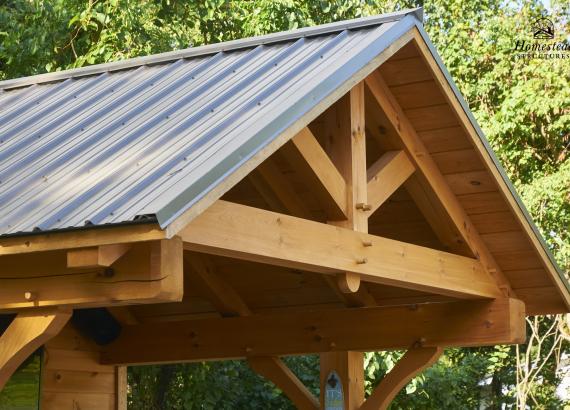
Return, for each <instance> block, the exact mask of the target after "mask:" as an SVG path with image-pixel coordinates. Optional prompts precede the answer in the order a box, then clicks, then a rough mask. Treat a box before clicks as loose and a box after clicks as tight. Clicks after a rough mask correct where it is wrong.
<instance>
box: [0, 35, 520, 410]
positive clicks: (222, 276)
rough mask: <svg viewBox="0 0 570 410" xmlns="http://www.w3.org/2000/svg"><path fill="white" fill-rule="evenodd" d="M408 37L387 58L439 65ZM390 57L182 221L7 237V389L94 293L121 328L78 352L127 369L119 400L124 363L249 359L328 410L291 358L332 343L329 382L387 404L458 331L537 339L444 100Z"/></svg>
mask: <svg viewBox="0 0 570 410" xmlns="http://www.w3.org/2000/svg"><path fill="white" fill-rule="evenodd" d="M404 40H405V41H404ZM404 40H402V42H401V43H400V44H398V47H394V48H391V49H388V50H387V51H386V55H385V56H384V61H386V60H388V59H389V58H390V57H392V58H391V59H390V60H388V61H389V63H396V64H397V63H398V61H399V60H405V59H418V58H421V59H422V61H425V62H426V64H428V65H433V62H432V61H431V60H430V55H429V53H428V52H427V50H426V48H425V44H424V42H423V40H422V38H421V36H420V35H419V34H418V33H417V32H416V31H415V29H414V30H412V32H410V33H409V35H407V36H406V37H405V38H404ZM407 41H410V42H411V43H409V44H408V45H407V46H406V47H404V48H401V49H400V47H402V45H403V44H405V43H406V42H407ZM398 50H400V51H399V52H398V53H396V52H397V51H398ZM390 70H391V68H390V64H385V65H382V66H380V68H379V69H376V70H374V71H372V72H371V73H370V74H369V75H368V76H366V78H364V79H362V81H359V82H357V83H356V84H354V85H352V87H351V88H350V91H349V92H348V93H347V94H345V95H344V96H342V97H340V98H339V99H338V100H337V101H336V102H335V103H334V104H332V105H330V106H328V107H327V106H323V107H321V112H319V113H318V114H319V115H318V117H315V118H314V119H313V120H312V121H311V122H310V123H306V124H304V125H303V127H300V131H298V132H297V133H296V134H295V135H291V136H290V138H289V139H288V140H286V141H283V145H282V146H281V147H279V149H278V150H277V151H275V150H274V152H269V153H268V154H267V155H266V157H265V158H260V159H258V163H257V164H253V165H250V167H251V168H252V171H251V172H249V174H247V175H245V174H244V175H242V179H241V181H240V182H239V183H238V184H235V185H230V186H228V187H226V188H225V191H226V193H225V195H224V196H223V197H221V198H219V199H218V198H216V200H215V201H214V202H213V203H212V204H211V205H209V206H203V209H200V212H198V211H195V212H196V213H198V214H199V215H197V216H195V218H193V219H192V220H191V221H190V222H189V223H186V224H184V225H183V226H180V227H179V228H180V229H175V235H171V234H172V233H173V232H172V230H170V231H169V232H165V231H162V230H160V229H159V228H158V227H157V226H153V225H133V226H122V227H113V228H102V229H98V230H92V231H85V232H64V233H54V234H43V235H33V236H29V237H22V238H18V237H15V238H7V239H6V240H3V242H2V246H1V247H0V261H1V268H0V280H3V287H2V289H1V290H0V309H2V310H3V311H4V312H6V313H16V318H15V319H14V321H13V322H12V324H11V325H10V326H9V327H8V328H7V329H6V330H5V332H4V333H3V334H2V336H0V387H2V386H3V384H4V383H5V382H6V381H7V380H8V378H9V376H10V375H11V374H12V372H13V371H14V370H15V368H16V367H17V365H18V364H19V363H21V362H22V361H23V360H24V359H25V357H26V355H27V354H29V352H31V351H33V350H34V349H36V348H37V347H38V346H40V345H42V344H44V343H46V342H47V343H48V344H47V346H48V351H49V349H53V351H55V352H56V353H54V355H53V356H52V357H55V358H57V357H58V356H57V355H58V354H62V352H67V354H69V351H71V350H75V348H77V346H75V345H74V346H75V347H74V348H73V349H72V348H69V347H68V342H67V340H68V339H65V340H64V338H68V335H69V334H70V332H72V331H71V330H70V326H69V325H67V326H66V323H67V322H68V320H69V319H70V316H71V313H70V312H71V310H70V309H77V310H80V309H83V308H93V307H95V308H99V307H104V308H106V309H107V310H108V311H109V312H110V313H111V315H112V316H113V317H114V318H115V319H116V320H117V321H118V322H119V323H120V324H121V326H122V330H121V333H120V335H119V336H118V337H117V338H116V340H114V341H113V342H112V343H110V344H108V345H106V346H103V347H96V348H93V347H91V346H89V348H84V347H83V345H84V343H86V342H83V341H81V342H77V343H80V344H81V348H80V351H81V352H85V357H83V356H81V357H82V359H81V360H79V363H82V365H81V366H84V367H85V368H87V367H89V366H98V367H97V368H98V369H100V371H101V374H104V375H106V376H105V377H107V376H108V375H110V374H111V373H110V372H109V369H113V368H116V369H120V370H117V373H115V374H114V376H113V378H112V380H113V383H117V381H119V380H120V383H119V384H117V385H116V386H119V390H117V391H116V392H114V393H112V394H114V395H115V396H113V397H115V398H116V400H115V401H113V403H114V404H113V406H115V407H117V408H121V406H123V408H125V407H124V406H126V405H125V404H124V403H123V401H121V400H120V399H119V397H120V396H121V395H124V384H125V383H126V381H125V373H124V372H125V370H124V369H125V368H124V366H125V365H129V364H147V363H163V362H178V361H201V360H223V359H237V358H239V359H246V360H247V361H248V363H249V365H250V366H251V368H252V369H253V370H255V371H256V372H258V373H259V374H261V375H263V376H264V377H266V378H268V379H269V380H271V381H272V382H274V383H275V384H276V385H277V386H278V387H279V388H280V389H282V390H283V392H284V393H285V394H286V395H287V396H288V397H289V398H290V399H291V400H292V401H293V402H294V403H295V405H296V406H297V407H298V408H300V409H316V408H319V403H320V406H323V403H324V397H323V396H322V395H321V398H320V399H317V398H316V397H314V396H313V395H312V393H311V392H309V390H308V389H307V388H306V387H305V386H303V384H302V383H301V382H300V381H299V380H298V378H297V377H296V376H295V375H294V374H293V373H292V372H291V371H290V370H289V369H288V368H287V367H286V366H285V364H284V363H283V361H282V360H281V359H280V358H279V357H281V356H285V355H298V354H309V353H318V354H320V355H321V391H324V388H323V387H324V384H325V383H326V382H327V380H326V377H327V375H328V373H329V372H330V370H331V369H335V370H336V371H337V372H338V373H339V374H340V375H341V378H342V382H343V390H344V392H345V404H346V408H347V409H350V410H353V409H358V408H360V409H363V410H369V409H383V408H386V407H387V406H388V404H389V402H390V401H391V400H392V399H393V397H394V396H395V395H396V394H397V392H398V391H399V390H400V389H401V388H402V387H403V386H404V385H405V384H406V383H407V382H408V381H409V380H410V379H411V378H412V377H414V376H415V375H416V374H418V372H420V371H422V370H423V369H424V368H426V367H428V366H430V365H431V364H433V363H434V362H435V361H436V360H437V358H438V357H439V356H440V355H441V353H442V351H443V348H445V347H450V346H482V345H495V344H512V343H523V342H524V340H525V304H524V303H523V302H522V301H521V300H519V299H518V296H517V291H516V290H515V289H513V286H512V283H511V282H512V281H511V280H510V279H509V278H508V277H507V275H505V273H504V272H503V271H504V270H505V269H504V264H503V266H501V264H499V263H498V262H497V260H496V259H495V257H494V254H493V253H492V252H491V251H490V250H489V248H488V245H487V242H486V241H485V240H484V238H482V235H481V234H480V233H479V229H478V226H479V223H478V222H477V223H475V222H474V221H473V220H472V218H471V216H470V215H469V214H468V213H467V211H466V210H465V209H466V208H465V204H464V203H462V201H461V200H460V199H458V197H457V195H456V193H454V191H453V190H452V187H451V186H452V184H453V181H452V180H451V181H450V179H449V178H448V177H446V175H444V174H443V173H442V167H441V165H439V164H438V163H436V161H435V160H434V154H433V153H432V152H430V150H428V148H426V146H425V144H424V141H425V137H421V136H420V135H419V133H418V131H417V130H418V126H417V124H418V122H419V121H426V122H429V121H434V119H433V117H432V116H431V115H432V114H433V113H430V114H425V118H424V117H421V114H419V113H414V115H417V116H416V117H414V118H410V114H409V107H402V101H406V98H407V97H406V94H405V92H404V91H401V90H398V93H401V94H399V95H395V93H394V91H393V89H392V88H391V86H390V85H389V84H390V83H391V82H393V81H394V78H395V77H397V76H402V75H406V73H403V74H402V73H400V72H397V73H396V74H394V73H393V72H391V71H390ZM432 70H433V72H434V73H435V72H436V71H437V70H435V68H434V67H433V66H432ZM422 75H423V74H422ZM387 79H388V80H387ZM442 84H443V83H442ZM428 87H429V86H428ZM448 93H449V90H448V89H446V88H445V86H443V94H444V95H446V96H447V97H446V98H448V100H450V101H451V97H450V96H449V95H448ZM410 98H411V97H410ZM426 105H429V104H426ZM449 127H451V128H453V127H455V123H450V124H449ZM455 143H457V142H455ZM276 148H277V147H276ZM270 154H271V155H270ZM220 195H221V192H220ZM394 198H395V199H394ZM401 204H406V205H405V206H409V208H406V209H410V210H411V212H410V215H412V214H413V215H414V216H415V215H417V216H418V218H421V220H420V219H418V221H419V222H418V223H417V224H415V225H412V228H411V233H410V232H395V233H393V232H392V231H390V229H393V226H392V225H391V224H390V223H387V222H386V219H382V218H387V219H390V218H389V217H390V212H392V211H393V208H394V207H398V206H400V205H401ZM405 212H406V211H405V210H404V211H402V213H400V214H399V215H402V214H405ZM382 215H388V216H386V217H384V216H382ZM378 221H380V222H378ZM388 222H390V221H388ZM179 225H180V224H179ZM380 225H381V228H379V226H380ZM173 229H174V228H173ZM382 232H391V234H390V235H383V234H382ZM392 233H393V234H392ZM404 238H412V239H415V240H406V239H404ZM428 244H433V245H434V246H429V245H428ZM39 267H40V268H39ZM38 269H39V270H40V271H41V272H40V271H38ZM507 270H509V269H507ZM264 293H266V294H267V295H268V296H266V297H264ZM269 299H271V302H269ZM159 303H160V305H159ZM28 322H29V323H32V325H27V324H26V325H25V326H22V325H21V324H22V323H28ZM64 326H66V327H65V329H66V330H64V331H63V332H62V333H61V336H56V335H57V334H58V333H59V331H60V330H61V329H62V328H64ZM74 335H75V333H74ZM54 337H55V339H53V341H52V343H53V344H52V345H50V343H49V340H50V339H52V338H54ZM58 337H59V339H58ZM73 337H74V338H76V339H74V340H79V339H80V338H81V337H82V336H77V335H75V336H73ZM51 346H53V347H51ZM66 349H67V350H66ZM83 349H84V350H83ZM387 349H406V350H407V353H406V354H405V356H404V357H403V358H402V359H401V361H400V362H399V363H398V364H397V365H396V367H395V368H394V369H393V370H392V371H391V372H390V373H388V375H387V376H386V378H385V379H384V380H383V381H382V382H381V383H380V385H379V386H378V387H377V388H376V390H375V391H374V393H373V394H372V395H371V396H370V397H369V398H368V399H367V400H365V398H364V388H363V386H364V385H363V383H364V380H363V374H362V367H363V354H362V352H364V351H376V350H387ZM87 358H88V359H87ZM53 360H54V362H52V366H53V363H56V359H53ZM87 360H88V363H89V365H85V363H86V361H87ZM81 366H80V367H81ZM73 371H78V370H77V369H75V368H74V369H73ZM105 380H111V379H109V378H106V379H105ZM106 383H107V382H106ZM116 386H115V387H116ZM120 386H123V387H120ZM121 389H123V390H121ZM54 394H55V393H54ZM50 400H52V401H51V402H50V403H51V404H52V406H53V407H54V408H56V404H55V403H58V404H57V405H59V404H61V403H62V402H61V401H58V400H59V399H54V398H52V399H50ZM85 400H87V399H85ZM48 404H49V403H48ZM47 408H49V406H48V407H47ZM101 408H104V407H101Z"/></svg>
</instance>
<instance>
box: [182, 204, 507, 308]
mask: <svg viewBox="0 0 570 410" xmlns="http://www.w3.org/2000/svg"><path fill="white" fill-rule="evenodd" d="M180 236H181V238H182V239H183V241H184V247H185V249H187V250H193V251H197V252H204V253H210V254H215V255H220V256H227V257H234V258H237V259H244V260H250V261H253V262H261V263H269V264H275V265H280V266H287V267H290V268H298V269H304V270H309V271H314V272H319V273H326V274H337V273H340V272H354V273H359V274H360V275H361V278H362V280H364V281H370V282H375V283H382V284H386V285H392V286H401V287H404V288H411V289H416V290H423V291H427V292H435V293H440V294H447V295H450V296H457V297H468V298H469V297H497V296H499V295H500V292H499V290H498V288H497V286H496V284H495V282H494V280H493V279H492V278H491V277H489V276H488V275H487V274H486V273H485V272H484V271H483V269H482V267H481V265H480V263H479V262H478V261H477V260H474V259H471V258H466V257H463V256H458V255H454V254H449V253H445V252H441V251H435V250H432V249H429V248H423V247H420V246H416V245H411V244H405V243H402V242H398V241H394V240H391V239H387V238H381V237H377V236H373V235H367V234H363V233H359V232H354V231H351V230H349V229H344V228H339V227H334V226H330V225H326V224H322V223H319V222H314V221H307V220H303V219H300V218H295V217H291V216H288V215H282V214H278V213H274V212H269V211H264V210H259V209H255V208H250V207H246V206H243V205H238V204H232V203H229V202H224V201H218V202H217V203H216V204H214V205H213V206H212V207H210V208H209V209H208V210H207V211H206V212H204V213H203V214H202V215H200V216H199V217H198V218H196V219H195V220H194V221H193V222H192V223H191V224H190V225H189V226H188V227H187V228H186V229H184V230H183V231H182V232H180ZM368 243H371V246H367V244H368Z"/></svg>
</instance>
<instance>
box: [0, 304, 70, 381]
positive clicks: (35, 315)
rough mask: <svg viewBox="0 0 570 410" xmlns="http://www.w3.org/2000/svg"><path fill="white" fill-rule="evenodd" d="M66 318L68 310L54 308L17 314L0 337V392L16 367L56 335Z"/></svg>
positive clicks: (68, 316)
mask: <svg viewBox="0 0 570 410" xmlns="http://www.w3.org/2000/svg"><path fill="white" fill-rule="evenodd" d="M70 317H71V311H70V310H60V309H58V308H46V309H41V310H30V311H26V312H22V313H18V315H17V316H16V318H14V320H13V321H12V323H10V326H8V329H6V331H5V332H4V333H3V334H2V336H1V337H0V390H2V389H3V388H4V386H5V385H6V382H8V380H9V379H10V377H11V376H12V374H13V373H14V371H16V369H17V368H18V366H19V365H20V364H22V362H23V361H24V360H26V359H27V358H28V356H30V355H31V354H32V353H33V352H34V351H35V350H36V349H38V348H39V347H41V346H42V345H43V344H44V343H46V342H47V341H48V340H50V339H51V338H52V337H54V336H55V335H57V334H58V333H59V331H60V330H61V329H62V328H63V326H64V325H65V324H66V323H67V321H68V320H69V318H70Z"/></svg>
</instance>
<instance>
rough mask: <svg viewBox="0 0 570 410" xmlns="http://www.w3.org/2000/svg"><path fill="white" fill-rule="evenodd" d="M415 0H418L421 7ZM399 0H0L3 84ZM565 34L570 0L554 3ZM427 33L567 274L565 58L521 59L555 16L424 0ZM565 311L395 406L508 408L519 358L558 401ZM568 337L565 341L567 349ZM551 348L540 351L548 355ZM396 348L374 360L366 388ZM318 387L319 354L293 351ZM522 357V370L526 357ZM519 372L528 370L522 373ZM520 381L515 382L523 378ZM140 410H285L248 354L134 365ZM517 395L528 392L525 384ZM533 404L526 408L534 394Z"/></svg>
mask: <svg viewBox="0 0 570 410" xmlns="http://www.w3.org/2000/svg"><path fill="white" fill-rule="evenodd" d="M418 2H419V1H418ZM415 3H417V2H416V1H413V0H410V1H397V0H331V1H325V0H252V1H246V0H241V1H239V0H238V1H227V0H205V1H183V0H153V1H151V0H140V1H139V0H44V1H40V0H0V79H7V78H14V77H20V76H25V75H32V74H38V73H43V72H46V71H56V70H62V69H67V68H73V67H81V66H85V65H89V64H97V63H104V62H108V61H115V60H120V59H125V58H130V57H135V56H141V55H148V54H153V53H159V52H164V51H171V50H176V49H181V48H185V47H188V46H198V45H202V44H209V43H215V42H220V41H226V40H232V39H236V38H243V37H248V36H255V35H260V34H265V33H270V32H275V31H281V30H288V29H293V28H297V27H304V26H310V25H315V24H323V23H327V22H331V21H338V20H344V19H349V18H355V17H361V16H366V15H371V14H377V13H382V12H388V11H394V10H399V9H404V8H409V7H413V6H414V5H415ZM549 3H550V5H551V7H550V10H549V11H548V14H549V16H550V18H551V19H552V20H554V22H555V24H556V27H557V33H558V35H559V36H560V38H562V37H561V36H563V35H564V33H566V35H568V33H569V32H570V26H569V25H570V19H568V13H569V11H570V4H569V3H568V2H564V1H557V0H551V1H550V2H549ZM424 7H425V15H426V22H425V23H426V30H427V31H428V33H429V35H430V37H431V39H432V41H433V42H434V44H435V45H436V47H437V49H438V50H439V52H440V53H441V56H442V58H443V60H444V62H445V64H446V65H447V67H448V69H449V71H450V73H451V75H452V77H453V78H454V79H455V81H456V83H457V85H458V87H459V89H460V90H461V92H462V93H463V95H464V96H465V98H466V100H467V102H468V103H469V105H470V107H471V109H472V111H473V113H474V115H475V116H476V118H477V120H478V121H479V123H480V124H481V127H482V128H483V130H484V131H485V133H486V135H487V138H488V139H489V142H490V143H491V145H492V146H493V148H494V150H495V152H496V153H497V155H498V157H499V159H500V161H501V163H502V164H503V165H504V168H505V169H506V171H507V173H508V175H509V177H510V178H511V180H512V181H513V182H514V183H515V185H516V187H517V190H518V191H519V192H520V193H521V196H522V198H523V200H524V202H525V203H526V205H527V207H528V209H529V211H530V213H531V214H532V216H533V218H534V219H535V221H536V222H537V224H538V226H539V228H540V230H541V231H542V233H543V235H544V236H545V238H546V240H547V243H548V245H549V247H550V248H551V250H552V251H553V253H554V254H555V256H556V258H557V260H558V261H559V263H560V265H561V266H562V267H563V268H564V269H566V270H567V269H569V268H570V234H569V229H568V228H569V227H570V182H569V181H570V159H569V156H568V150H569V147H570V87H569V85H570V79H569V76H568V73H569V72H570V60H569V59H566V60H540V59H535V60H522V59H516V58H514V54H513V48H514V43H515V41H516V40H518V39H523V40H524V39H527V40H528V39H529V38H530V36H531V33H530V30H529V22H532V21H533V20H534V19H535V18H536V17H537V16H540V15H543V14H545V13H547V11H546V10H545V9H544V5H543V2H542V1H539V0H530V1H522V0H516V1H511V0H507V1H504V0H477V1H467V0H426V1H425V4H424ZM557 321H559V319H557V318H554V317H546V318H541V319H539V320H538V321H536V322H535V323H529V335H533V334H535V333H536V334H542V335H543V336H544V338H543V339H540V340H541V342H540V343H535V344H529V345H528V346H523V347H522V348H520V350H519V351H518V357H519V358H520V359H521V360H519V363H517V351H516V350H515V348H513V347H504V346H498V347H495V348H481V349H451V350H448V351H446V353H445V355H444V357H443V358H442V359H441V360H440V361H439V362H438V364H437V365H435V366H433V367H432V368H430V369H429V370H427V371H426V372H424V374H423V375H422V376H420V377H418V378H416V379H415V380H414V381H413V382H412V383H410V385H408V386H407V388H406V389H404V390H403V391H402V392H400V394H399V395H398V397H397V399H396V401H395V402H394V404H393V405H392V408H393V409H409V408H421V409H455V408H462V409H463V408H464V409H480V408H489V409H494V408H514V407H515V406H516V403H517V401H516V400H517V399H516V388H515V386H516V385H517V372H516V369H517V364H518V368H519V369H522V368H524V367H525V364H524V359H525V358H529V357H532V358H534V359H533V361H531V363H530V364H529V366H528V369H531V370H532V369H535V370H536V369H538V370H539V377H538V378H536V380H534V381H533V383H532V384H531V385H530V387H529V388H530V390H531V392H530V396H531V397H532V400H533V402H532V406H533V408H544V409H550V408H553V409H554V408H563V407H564V405H569V404H568V403H562V402H561V401H560V399H559V398H558V397H557V395H556V394H555V389H556V387H557V386H558V384H559V383H560V381H561V377H562V376H563V374H561V373H560V372H559V369H558V361H557V357H560V356H559V355H558V356H556V355H555V356H550V357H548V358H546V359H545V356H544V354H543V350H544V351H548V350H549V349H550V348H551V347H553V346H554V347H556V346H558V345H557V342H556V340H557V339H556V336H555V335H550V333H548V332H549V331H550V330H549V329H553V327H552V326H553V325H555V326H558V325H557V323H558V322H557ZM567 343H568V342H564V343H562V344H561V345H560V349H561V350H563V351H564V352H567V351H568V346H567ZM541 349H543V350H541ZM400 355H401V353H399V352H395V353H386V352H382V353H373V354H368V355H367V357H366V365H367V369H366V390H367V392H368V393H370V392H371V390H372V388H373V387H374V386H375V385H376V384H377V383H378V381H379V380H380V378H381V377H382V376H383V375H384V374H385V373H386V372H387V371H389V369H390V368H391V367H392V366H393V364H394V363H395V362H396V360H397V359H398V358H399V357H400ZM287 361H288V364H289V365H290V366H291V367H292V368H293V369H294V371H295V372H296V373H297V374H298V375H299V377H300V378H301V379H302V380H303V381H304V382H305V384H306V385H308V386H310V388H311V389H312V390H313V391H314V392H315V393H318V388H319V386H318V384H319V383H318V380H319V375H318V364H317V363H318V358H316V357H314V356H309V357H296V358H290V359H287ZM521 363H522V364H521ZM519 376H520V375H519ZM519 383H520V381H519ZM129 384H130V387H131V392H130V394H129V403H130V405H131V406H132V407H133V408H137V409H138V408H140V409H158V408H187V409H198V408H200V409H251V408H265V409H273V408H275V409H287V408H292V406H291V404H290V403H289V402H288V400H287V399H286V398H284V397H283V395H281V394H280V392H279V391H278V390H277V389H276V388H275V386H273V385H272V384H271V383H269V382H267V381H265V380H263V379H261V378H260V377H258V376H257V375H255V374H254V373H253V372H251V371H250V370H249V368H248V367H247V365H246V364H244V363H243V362H237V361H230V362H224V363H197V364H190V365H173V366H160V367H159V366H145V367H137V368H132V369H130V371H129ZM519 390H520V389H519ZM529 405H530V402H529Z"/></svg>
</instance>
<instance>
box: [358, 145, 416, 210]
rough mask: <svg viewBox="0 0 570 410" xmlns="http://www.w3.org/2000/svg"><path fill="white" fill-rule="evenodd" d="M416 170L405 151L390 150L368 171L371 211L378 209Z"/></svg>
mask: <svg viewBox="0 0 570 410" xmlns="http://www.w3.org/2000/svg"><path fill="white" fill-rule="evenodd" d="M414 171H415V168H414V165H413V164H412V163H411V162H410V160H409V158H408V155H407V154H406V153H405V152H403V151H388V152H386V153H385V154H384V155H382V156H381V157H380V158H379V159H378V161H376V162H375V163H374V164H373V165H372V166H371V167H370V168H369V169H368V171H367V173H368V204H370V207H371V208H370V213H373V212H374V211H376V210H377V209H378V208H380V206H382V204H383V203H384V202H386V200H387V199H388V198H389V197H390V195H392V194H393V193H394V192H396V190H397V189H398V188H399V187H400V186H401V185H402V184H403V183H404V182H405V181H406V180H407V179H408V178H409V177H410V175H412V174H413V173H414Z"/></svg>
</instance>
